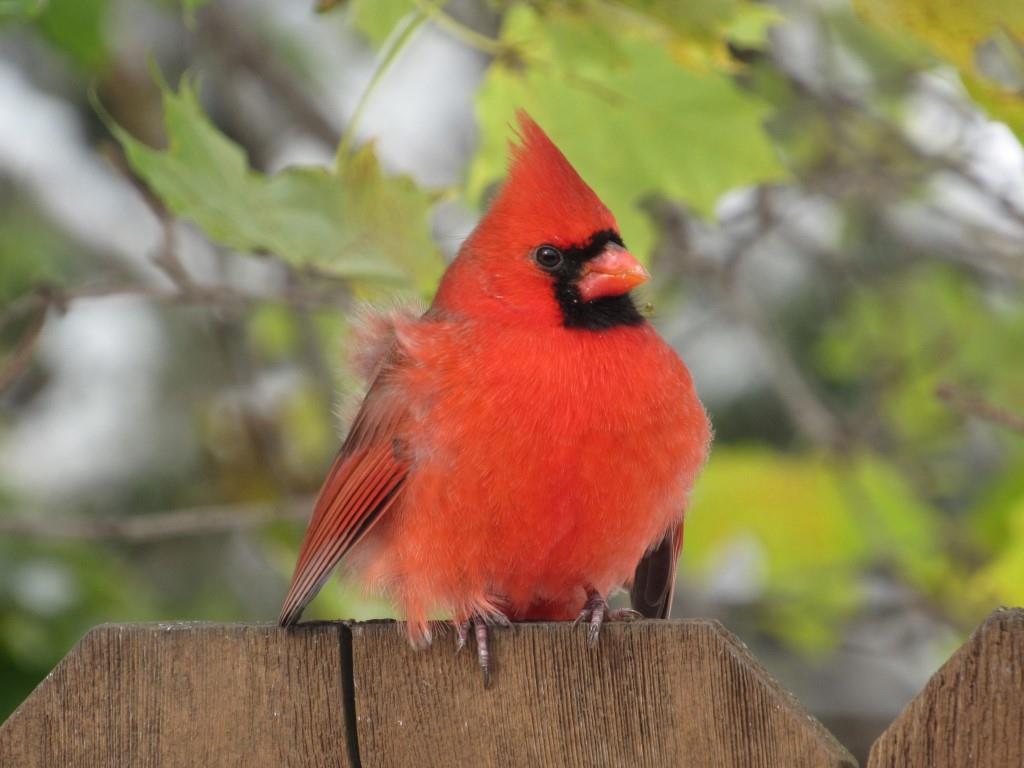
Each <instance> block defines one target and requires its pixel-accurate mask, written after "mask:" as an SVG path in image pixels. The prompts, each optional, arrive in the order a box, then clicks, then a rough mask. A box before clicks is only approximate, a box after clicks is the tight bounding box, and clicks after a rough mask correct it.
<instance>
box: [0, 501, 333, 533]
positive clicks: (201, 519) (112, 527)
mask: <svg viewBox="0 0 1024 768" xmlns="http://www.w3.org/2000/svg"><path fill="white" fill-rule="evenodd" d="M312 505H313V499H312V498H294V499H286V500H284V501H282V502H279V503H270V502H268V503H265V504H259V503H256V504H227V505H216V506H208V507H191V508H187V509H176V510H171V511H169V512H159V513H154V514H145V515H123V516H119V517H103V518H88V517H76V518H63V519H61V518H48V517H45V516H42V515H33V516H31V517H17V518H10V519H0V536H23V537H30V538H44V539H74V540H77V541H104V540H115V541H129V542H146V541H158V540H160V539H168V538H177V537H182V536H207V535H211V534H219V533H228V532H232V531H242V530H248V529H252V528H261V527H263V526H266V525H270V524H272V523H278V522H298V521H302V520H305V519H306V518H307V517H308V516H309V514H310V510H311V509H312Z"/></svg>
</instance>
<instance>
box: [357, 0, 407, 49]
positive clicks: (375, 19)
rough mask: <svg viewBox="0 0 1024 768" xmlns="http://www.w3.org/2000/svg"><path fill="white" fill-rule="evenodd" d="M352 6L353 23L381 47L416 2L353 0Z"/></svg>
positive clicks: (403, 0)
mask: <svg viewBox="0 0 1024 768" xmlns="http://www.w3.org/2000/svg"><path fill="white" fill-rule="evenodd" d="M351 6H352V7H351V10H350V13H351V14H352V15H351V20H352V25H353V26H354V27H355V28H356V29H358V30H359V31H360V32H361V33H362V34H363V35H365V36H366V38H367V39H368V40H369V41H370V42H371V43H373V45H374V46H376V47H380V46H381V45H383V44H384V41H385V40H387V39H388V36H389V35H390V34H391V32H392V31H393V30H394V29H395V27H397V26H398V22H400V21H401V20H402V19H403V18H404V17H405V16H406V15H408V14H409V13H411V12H412V10H413V9H414V8H415V6H416V3H415V2H414V0H352V3H351Z"/></svg>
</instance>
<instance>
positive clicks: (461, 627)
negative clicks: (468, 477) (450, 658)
mask: <svg viewBox="0 0 1024 768" xmlns="http://www.w3.org/2000/svg"><path fill="white" fill-rule="evenodd" d="M491 619H492V621H493V622H494V623H495V624H499V625H501V626H503V627H511V626H512V622H511V621H509V619H508V617H507V616H505V615H504V614H501V613H498V614H496V615H494V616H492V617H491ZM452 624H453V625H454V626H455V652H456V653H458V652H459V651H461V650H462V649H463V648H465V647H466V645H467V643H468V641H469V629H470V627H472V628H473V634H474V636H475V638H476V657H477V661H478V662H479V663H480V671H481V672H482V673H483V677H484V688H485V689H486V688H489V687H490V685H491V649H490V643H489V632H488V626H487V620H486V619H484V618H483V617H481V616H473V617H472V618H470V619H465V620H463V621H454V622H452Z"/></svg>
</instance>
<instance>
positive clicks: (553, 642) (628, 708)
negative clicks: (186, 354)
mask: <svg viewBox="0 0 1024 768" xmlns="http://www.w3.org/2000/svg"><path fill="white" fill-rule="evenodd" d="M585 637H586V635H585V631H584V629H583V628H582V627H573V626H571V625H569V624H532V625H516V626H514V627H512V628H510V629H503V628H498V629H496V630H494V632H493V638H492V651H493V654H494V663H495V666H494V670H493V673H492V685H491V688H490V689H488V690H484V688H483V684H482V681H481V676H480V670H479V668H478V667H477V665H476V660H475V658H474V656H473V654H472V653H470V652H469V651H468V650H467V651H463V653H461V654H460V655H458V656H456V655H455V654H454V653H453V650H454V639H453V637H452V636H451V635H449V636H448V637H441V638H436V639H435V642H434V646H433V648H432V649H430V650H429V651H426V652H414V651H412V650H410V649H409V647H408V645H407V644H406V643H405V640H404V639H403V638H402V637H401V636H400V634H399V633H398V632H397V631H396V628H395V626H394V625H393V624H390V623H387V622H380V623H368V624H358V625H354V626H353V627H352V654H353V680H354V692H355V705H356V706H355V710H356V713H357V722H358V727H357V730H358V734H359V748H360V749H359V751H360V755H361V758H362V765H363V767H364V768H373V767H374V766H395V767H396V768H403V767H404V766H409V767H410V768H424V766H427V765H446V766H448V765H451V764H453V763H456V764H462V765H472V766H474V768H482V767H483V766H509V765H526V766H631V765H635V766H673V767H674V768H676V767H678V768H700V767H702V766H714V767H715V768H721V767H722V766H744V768H759V767H760V766H772V768H777V767H778V766H786V767H787V768H804V766H807V767H808V768H810V767H811V766H813V767H814V768H825V767H826V766H837V767H838V766H854V765H855V762H854V760H853V758H852V757H851V756H850V755H849V754H848V753H847V752H846V751H845V750H844V749H843V748H842V747H841V746H840V745H839V744H838V743H837V742H836V741H835V739H834V738H833V737H832V736H831V734H829V733H828V732H827V731H826V730H825V729H824V728H823V727H822V726H820V725H819V724H818V723H817V721H815V720H814V719H813V718H811V717H810V716H809V715H808V714H807V713H806V711H804V709H803V708H802V707H801V706H800V705H799V703H797V702H796V701H795V699H794V698H793V697H792V696H791V695H790V694H788V693H787V692H785V691H784V690H783V689H782V688H780V687H779V685H778V684H777V683H776V682H775V681H774V680H773V679H772V678H771V677H770V676H769V675H768V674H767V673H766V672H765V670H764V669H763V668H762V667H761V666H760V665H759V664H758V663H757V662H756V661H755V660H754V659H753V657H751V655H750V653H749V652H748V651H747V649H746V647H745V646H743V645H742V644H741V643H739V642H738V641H737V640H736V639H735V638H734V637H733V636H732V635H730V634H729V633H728V632H726V631H725V630H724V629H723V628H722V627H721V625H719V624H718V623H717V622H713V621H672V622H648V621H643V622H632V623H629V624H621V623H620V624H612V625H608V626H606V627H605V628H604V629H603V630H602V635H601V639H600V642H599V644H598V647H597V648H596V649H594V650H591V649H589V648H587V646H586V642H585Z"/></svg>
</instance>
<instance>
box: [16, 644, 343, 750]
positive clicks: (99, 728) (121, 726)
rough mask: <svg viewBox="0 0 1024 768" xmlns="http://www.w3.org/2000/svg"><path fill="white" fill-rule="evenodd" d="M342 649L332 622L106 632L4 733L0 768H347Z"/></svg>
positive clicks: (57, 673)
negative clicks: (296, 626)
mask: <svg viewBox="0 0 1024 768" xmlns="http://www.w3.org/2000/svg"><path fill="white" fill-rule="evenodd" d="M343 633H344V634H343ZM343 639H344V641H345V643H346V646H347V640H348V635H347V632H345V630H344V627H342V626H341V625H337V624H310V625H304V626H303V627H301V628H299V629H297V630H295V631H292V632H283V631H281V630H278V629H277V628H276V627H272V626H238V625H236V626H225V625H210V624H157V625H137V626H103V627H99V628H97V629H95V630H93V631H91V632H90V633H89V634H88V635H86V636H85V638H84V639H83V640H82V641H81V642H80V643H79V644H78V645H77V646H76V647H75V649H74V650H73V651H72V652H71V653H70V654H69V655H68V656H67V657H66V658H65V659H64V661H62V662H61V663H60V664H59V665H58V666H57V668H56V669H55V670H54V671H53V672H52V673H51V674H50V675H49V676H48V677H47V678H46V680H44V681H43V682H42V683H41V684H40V685H39V687H38V688H37V689H36V691H35V693H33V695H32V696H31V697H30V698H29V699H28V700H27V701H26V702H25V703H24V704H23V705H22V706H21V707H20V708H19V709H18V710H17V711H16V712H15V713H14V714H13V715H12V716H11V718H10V719H9V720H8V721H7V722H6V723H5V724H4V725H3V727H2V728H0V766H17V767H18V768H54V767H55V766H60V767H61V768H76V767H77V766H82V768H95V767H96V766H131V768H148V767H149V766H162V767H163V768H173V767H174V766H182V767H183V768H184V767H185V766H187V767H188V768H194V767H195V766H247V767H248V766H345V767H346V768H347V767H348V766H351V765H352V763H351V762H350V761H349V752H348V745H347V740H346V727H347V722H346V711H345V705H344V697H343V692H342V685H341V681H342V680H343V678H344V677H345V676H344V675H343V674H342V672H343V665H344V663H343V658H342V655H343V646H342V640H343ZM346 650H347V648H346Z"/></svg>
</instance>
